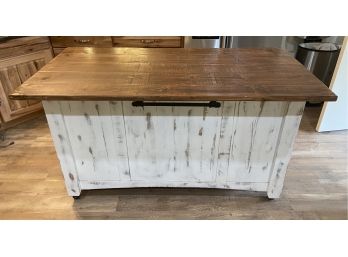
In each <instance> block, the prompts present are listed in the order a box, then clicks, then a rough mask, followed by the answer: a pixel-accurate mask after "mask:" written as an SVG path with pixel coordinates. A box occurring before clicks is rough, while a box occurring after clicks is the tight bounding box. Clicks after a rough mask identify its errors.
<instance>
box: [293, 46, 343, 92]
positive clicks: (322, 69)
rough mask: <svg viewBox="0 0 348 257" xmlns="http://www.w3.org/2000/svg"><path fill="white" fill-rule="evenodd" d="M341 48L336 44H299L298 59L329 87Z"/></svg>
mask: <svg viewBox="0 0 348 257" xmlns="http://www.w3.org/2000/svg"><path fill="white" fill-rule="evenodd" d="M340 49H341V46H339V45H337V44H334V43H302V44H299V47H298V50H297V53H296V59H297V60H298V61H299V62H301V63H302V64H303V65H304V66H305V67H306V68H307V70H309V71H310V72H312V73H313V74H314V75H315V76H316V77H317V78H318V79H320V80H321V81H322V82H324V84H325V85H327V86H329V85H330V82H331V78H332V75H333V72H334V70H335V66H336V63H337V59H338V56H339V53H340Z"/></svg>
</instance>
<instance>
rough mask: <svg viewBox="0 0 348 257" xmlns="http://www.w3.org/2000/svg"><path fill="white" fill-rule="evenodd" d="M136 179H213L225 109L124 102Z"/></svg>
mask: <svg viewBox="0 0 348 257" xmlns="http://www.w3.org/2000/svg"><path fill="white" fill-rule="evenodd" d="M123 109H124V117H125V126H126V134H127V142H128V154H129V165H130V170H131V174H132V180H147V179H152V180H158V181H161V180H163V181H213V180H214V179H215V172H216V160H217V144H218V141H217V138H218V132H219V130H220V121H221V115H220V112H221V109H220V108H203V107H177V106H175V107H163V106H145V107H143V108H142V107H134V106H132V105H131V102H124V103H123Z"/></svg>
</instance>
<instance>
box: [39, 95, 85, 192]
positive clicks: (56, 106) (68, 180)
mask: <svg viewBox="0 0 348 257" xmlns="http://www.w3.org/2000/svg"><path fill="white" fill-rule="evenodd" d="M42 103H43V106H44V109H45V114H46V118H47V122H48V125H49V128H50V131H51V135H52V138H53V142H54V145H55V148H56V152H57V156H58V159H59V162H60V166H61V169H62V172H63V176H64V181H65V186H66V189H67V191H68V194H69V195H70V196H72V197H74V199H76V198H78V197H79V196H80V193H81V188H80V185H79V178H78V175H77V171H76V166H75V159H74V155H73V152H72V148H71V144H70V139H69V135H68V131H67V128H66V125H65V121H64V117H63V116H62V114H61V113H62V111H61V106H60V102H59V101H42Z"/></svg>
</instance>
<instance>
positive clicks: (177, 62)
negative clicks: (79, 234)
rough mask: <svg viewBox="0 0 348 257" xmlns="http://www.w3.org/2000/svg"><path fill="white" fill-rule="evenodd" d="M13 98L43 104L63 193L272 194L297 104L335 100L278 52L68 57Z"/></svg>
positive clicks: (294, 127)
mask: <svg viewBox="0 0 348 257" xmlns="http://www.w3.org/2000/svg"><path fill="white" fill-rule="evenodd" d="M11 97H12V98H13V99H40V100H43V104H44V109H45V113H46V116H47V120H48V123H49V127H50V130H51V134H52V137H53V141H54V143H55V147H56V151H57V155H58V158H59V160H60V164H61V168H62V172H63V175H64V179H65V183H66V187H67V191H68V194H69V195H71V196H74V197H78V196H79V195H80V193H81V190H87V189H102V188H121V187H209V188H229V189H239V190H251V191H262V192H267V195H268V197H269V198H278V197H279V196H280V194H281V191H282V187H283V181H284V178H285V174H286V169H287V165H288V163H289V161H290V158H291V151H292V146H293V142H294V140H295V137H296V134H297V131H298V127H299V124H300V121H301V117H302V113H303V109H304V107H305V101H306V100H311V101H334V100H336V98H337V97H336V95H335V94H333V93H332V92H331V91H330V90H329V89H328V88H327V87H326V86H325V85H324V84H323V83H321V82H320V81H319V80H318V79H317V78H315V77H314V76H313V75H312V74H311V73H309V72H308V71H307V70H306V69H305V68H304V67H303V66H302V65H301V64H300V63H298V62H297V61H296V60H295V59H293V58H292V57H290V56H288V55H287V54H286V53H285V52H283V51H281V50H278V49H181V48H178V49H130V48H122V49H119V48H108V49H106V48H98V49H95V48H67V49H66V50H64V51H63V53H62V54H60V55H59V56H58V57H56V58H55V59H54V60H52V61H51V62H50V63H49V64H48V65H46V66H45V67H44V68H43V69H41V70H40V71H39V72H38V73H37V74H35V75H34V76H33V77H32V78H30V79H29V80H27V81H26V82H25V83H24V84H23V85H22V86H20V87H19V88H18V89H17V90H16V91H15V92H14V93H13V94H12V95H11Z"/></svg>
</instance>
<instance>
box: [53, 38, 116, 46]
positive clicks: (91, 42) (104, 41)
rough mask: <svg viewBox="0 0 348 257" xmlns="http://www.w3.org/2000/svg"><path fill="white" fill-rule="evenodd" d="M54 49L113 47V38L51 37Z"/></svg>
mask: <svg viewBox="0 0 348 257" xmlns="http://www.w3.org/2000/svg"><path fill="white" fill-rule="evenodd" d="M50 39H51V43H52V46H53V47H58V48H59V47H71V46H77V47H79V46H82V47H83V46H94V47H111V46H112V42H111V37H89V36H88V37H76V36H75V37H50Z"/></svg>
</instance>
